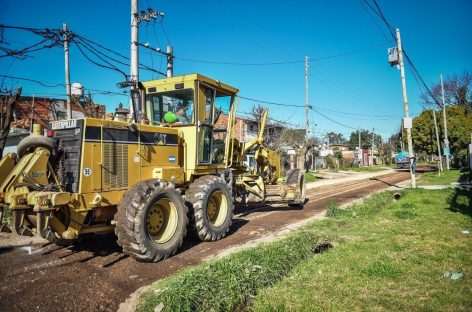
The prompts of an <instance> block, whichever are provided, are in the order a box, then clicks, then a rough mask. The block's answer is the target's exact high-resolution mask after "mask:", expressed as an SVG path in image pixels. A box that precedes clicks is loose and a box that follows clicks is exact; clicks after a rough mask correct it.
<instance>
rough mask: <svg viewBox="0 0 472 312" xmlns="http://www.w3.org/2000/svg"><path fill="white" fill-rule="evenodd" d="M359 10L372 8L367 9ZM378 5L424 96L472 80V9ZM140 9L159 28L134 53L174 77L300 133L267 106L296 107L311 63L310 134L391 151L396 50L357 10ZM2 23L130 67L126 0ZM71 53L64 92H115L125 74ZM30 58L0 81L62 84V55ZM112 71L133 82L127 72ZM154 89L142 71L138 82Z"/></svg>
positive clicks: (22, 11) (11, 9)
mask: <svg viewBox="0 0 472 312" xmlns="http://www.w3.org/2000/svg"><path fill="white" fill-rule="evenodd" d="M367 1H368V2H369V3H371V4H372V5H373V0H367ZM377 2H378V4H379V5H380V7H381V9H382V11H383V13H384V14H385V16H386V18H387V19H388V21H389V22H390V24H391V25H392V26H393V27H395V28H399V29H400V30H401V37H402V43H403V46H404V49H405V50H406V51H407V53H408V55H409V56H410V58H411V59H412V61H413V63H414V65H415V67H416V68H417V69H418V71H419V73H420V74H421V76H422V77H423V79H424V80H425V82H426V83H427V84H428V85H430V84H431V83H433V82H437V81H439V75H440V73H441V72H442V73H443V75H444V76H447V75H452V74H455V73H461V72H463V71H465V70H469V71H470V70H472V65H470V64H471V62H470V55H471V51H472V19H471V18H470V16H471V15H472V1H470V0H450V1H439V0H431V1H420V0H417V1H413V0H409V1H407V0H397V1H386V0H378V1H377ZM148 7H152V8H153V9H154V10H158V11H160V12H163V13H164V14H165V17H164V19H163V20H162V21H161V20H159V21H157V22H156V23H154V22H150V23H149V24H147V23H146V22H143V23H141V24H140V33H139V36H140V38H139V41H140V42H141V43H149V45H150V46H152V47H158V46H160V47H162V49H163V50H165V46H166V45H167V44H169V42H170V43H171V44H172V45H173V47H174V55H175V56H176V60H175V64H174V67H175V72H174V74H175V75H182V74H189V73H200V74H203V75H206V76H209V77H212V78H214V79H218V80H220V81H222V82H224V83H227V84H229V85H232V86H234V87H236V88H238V89H239V90H240V93H239V94H240V95H241V96H244V97H248V98H254V99H258V100H262V102H261V104H262V105H264V106H268V107H269V108H270V116H271V117H272V118H273V119H275V120H279V121H283V122H284V123H286V124H287V125H289V126H290V127H299V128H304V125H305V108H304V107H293V106H280V105H279V106H276V105H269V104H264V101H267V102H276V103H286V104H292V105H300V106H303V105H304V104H305V67H304V59H305V56H309V57H310V63H309V65H310V66H309V83H308V86H309V88H308V89H309V104H310V105H312V106H313V107H314V108H315V110H310V112H309V120H310V132H311V134H315V135H316V136H323V135H324V134H326V132H329V131H334V132H339V133H342V134H344V135H345V136H346V137H348V136H349V134H350V133H351V132H352V131H355V129H358V128H362V129H369V130H372V129H374V131H375V132H376V133H379V134H381V135H382V136H383V137H384V139H387V138H388V137H389V136H390V135H391V134H393V133H395V132H398V129H399V127H400V122H401V118H402V117H403V100H402V91H401V80H400V72H399V70H398V69H397V68H396V67H390V66H389V64H388V62H387V48H389V47H393V46H394V45H395V42H393V41H392V38H391V36H390V35H389V33H388V31H387V28H386V26H385V25H384V24H383V22H382V21H381V20H380V19H379V18H378V17H377V16H376V15H375V14H374V13H373V12H372V11H370V10H369V8H368V7H367V6H366V5H365V4H364V5H363V4H362V1H361V0H337V1H318V0H316V1H314V0H313V1H290V2H288V1H275V0H272V1H269V0H261V1H254V0H252V1H246V0H241V1H229V0H225V1H223V0H202V1H198V2H197V1H191V0H172V1H171V0H160V1H155V0H140V1H139V9H140V10H145V9H147V8H148ZM0 12H1V14H0V24H3V25H9V26H26V27H34V28H62V24H63V23H67V25H68V27H69V29H70V30H71V31H73V32H75V33H78V34H80V35H82V36H83V37H85V38H87V39H90V40H92V41H94V42H97V43H100V44H102V45H103V46H105V47H107V48H110V49H112V50H114V51H117V52H119V53H121V54H124V55H127V56H128V55H129V49H130V48H129V45H130V0H115V1H109V0H108V1H90V0H88V1H87V0H84V1H81V2H80V3H79V2H77V1H66V0H50V1H9V0H2V1H1V2H0ZM39 40H40V37H37V36H36V35H32V34H30V33H28V32H25V31H19V30H11V29H5V31H4V33H3V42H2V43H1V44H0V47H1V46H3V47H8V48H21V47H25V46H28V45H31V44H32V43H36V42H38V41H39ZM356 51H357V52H356ZM351 52H356V53H351ZM70 53H71V56H70V64H71V82H80V83H81V84H83V85H84V86H85V89H86V90H87V88H90V89H98V90H109V91H119V89H118V88H117V86H116V84H117V83H119V82H122V81H123V80H124V77H123V75H122V74H120V73H117V72H115V71H111V70H107V69H103V68H101V67H98V66H96V65H94V64H92V63H90V62H89V61H87V60H86V59H85V58H84V57H83V56H82V55H81V53H80V51H79V50H78V49H77V48H76V47H75V46H74V45H73V46H72V47H71V52H70ZM340 54H341V56H340ZM30 56H31V57H28V58H26V59H24V60H19V59H14V58H12V57H1V58H0V74H1V75H10V76H15V77H22V78H29V79H34V80H40V81H42V82H46V83H49V84H57V83H60V84H61V83H62V84H63V83H64V54H63V49H62V47H53V48H51V49H45V50H41V51H37V52H32V53H31V54H30ZM332 56H334V57H332ZM329 57H330V58H329ZM183 59H187V60H183ZM189 59H190V60H197V61H209V62H220V63H233V65H227V64H213V63H205V62H196V61H189ZM140 62H141V63H143V64H146V65H147V66H150V67H152V68H155V69H157V70H160V71H164V72H165V63H166V60H165V59H163V58H162V57H160V56H159V54H156V53H154V52H152V51H149V50H146V49H140ZM234 63H244V64H260V63H265V64H267V63H284V64H274V65H263V66H262V65H234ZM120 69H121V70H122V71H124V72H126V73H129V67H127V66H120ZM159 77H160V76H159V75H157V74H153V73H152V72H149V71H143V70H141V71H140V79H141V80H151V79H158V78H159ZM2 80H3V78H2V77H0V82H2ZM3 82H4V84H5V86H7V87H9V88H11V87H17V86H19V85H21V86H23V94H24V95H32V94H35V96H40V97H42V96H44V97H55V98H65V96H64V94H65V88H64V87H61V86H58V87H55V88H50V87H44V86H41V85H39V84H37V83H33V82H28V81H21V80H17V79H9V78H5V79H4V80H3ZM406 83H407V92H408V102H409V107H410V115H412V116H415V115H418V114H419V113H420V112H421V110H422V109H423V108H422V105H421V102H420V99H419V96H420V94H421V90H420V89H419V87H418V85H417V84H416V82H415V80H414V78H413V75H412V72H411V70H410V68H409V67H406ZM92 93H93V92H92ZM93 99H94V101H95V102H96V103H101V104H105V105H106V107H107V111H108V112H113V111H114V109H115V107H116V106H117V105H118V103H120V102H123V104H125V106H126V105H128V103H129V99H128V98H127V97H126V96H123V95H110V94H107V95H103V94H94V96H93ZM254 104H257V102H253V101H249V100H244V99H241V101H240V106H239V107H240V108H239V111H240V112H241V116H243V117H244V116H245V115H244V113H245V112H246V113H247V112H250V111H251V108H252V106H253V105H254Z"/></svg>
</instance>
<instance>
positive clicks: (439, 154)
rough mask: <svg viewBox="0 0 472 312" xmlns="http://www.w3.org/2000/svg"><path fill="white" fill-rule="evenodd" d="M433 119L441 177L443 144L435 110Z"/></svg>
mask: <svg viewBox="0 0 472 312" xmlns="http://www.w3.org/2000/svg"><path fill="white" fill-rule="evenodd" d="M433 118H434V129H435V130H436V141H437V143H438V157H439V176H441V171H443V166H442V157H441V142H440V141H439V131H438V123H437V121H436V111H435V110H434V109H433Z"/></svg>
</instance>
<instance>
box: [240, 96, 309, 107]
mask: <svg viewBox="0 0 472 312" xmlns="http://www.w3.org/2000/svg"><path fill="white" fill-rule="evenodd" d="M238 97H239V98H240V99H244V100H248V101H252V102H260V103H263V104H268V105H276V106H288V107H303V108H305V105H296V104H286V103H277V102H269V101H264V100H258V99H254V98H250V97H245V96H241V95H238ZM309 108H310V109H313V107H311V106H309Z"/></svg>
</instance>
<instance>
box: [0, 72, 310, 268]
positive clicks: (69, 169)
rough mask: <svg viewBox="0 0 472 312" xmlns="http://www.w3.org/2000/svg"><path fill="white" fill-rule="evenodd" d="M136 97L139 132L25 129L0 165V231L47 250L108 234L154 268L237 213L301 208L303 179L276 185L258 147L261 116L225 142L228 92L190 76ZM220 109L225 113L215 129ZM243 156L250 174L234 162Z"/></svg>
mask: <svg viewBox="0 0 472 312" xmlns="http://www.w3.org/2000/svg"><path fill="white" fill-rule="evenodd" d="M135 90H136V91H134V92H135V94H134V95H133V98H134V99H136V102H137V103H139V105H135V104H133V107H134V110H135V111H134V114H135V118H134V119H132V120H133V121H136V120H138V119H141V120H140V121H139V122H128V121H118V120H116V119H115V120H106V119H96V118H80V119H71V120H63V121H54V122H51V123H50V124H49V129H48V134H49V137H47V136H42V135H41V129H40V127H39V126H38V125H35V131H34V133H33V134H31V135H30V136H29V137H27V138H25V139H23V140H22V141H21V142H20V144H19V146H18V150H17V153H16V154H15V153H9V154H7V155H5V156H4V157H3V158H2V159H1V161H0V213H1V215H0V221H1V217H2V215H3V212H4V211H6V210H10V211H11V214H12V220H13V222H12V223H13V224H12V228H13V230H14V231H15V232H16V233H17V234H21V235H40V236H42V237H44V238H46V239H48V240H49V241H51V242H53V243H56V244H70V243H72V242H74V240H76V239H77V238H79V237H80V236H81V235H83V234H87V233H105V232H112V231H114V232H115V234H116V236H117V238H118V243H119V245H120V246H121V247H122V248H123V251H124V252H125V253H126V254H128V255H130V256H131V257H133V258H135V259H137V260H140V261H147V262H157V261H159V260H161V259H164V258H166V257H169V256H171V255H173V254H174V253H175V252H176V251H177V249H178V248H179V247H180V246H181V244H182V241H183V239H184V237H185V235H186V233H187V229H189V231H192V232H194V233H195V234H196V236H197V237H199V238H200V239H201V240H203V241H215V240H218V239H221V238H223V237H224V236H225V235H226V233H227V232H228V230H229V228H230V226H231V221H232V217H233V209H234V205H235V204H236V205H249V204H251V203H287V204H291V205H292V204H293V205H303V204H304V201H305V180H304V172H303V170H298V169H295V170H292V171H289V172H288V173H287V178H286V181H285V182H279V180H280V179H279V175H280V158H279V156H278V155H277V154H276V153H275V152H274V151H272V150H270V149H268V148H266V147H265V146H264V144H263V142H264V130H265V124H266V121H267V110H266V111H265V112H264V116H263V117H264V118H263V121H262V124H261V127H260V131H259V133H258V136H257V137H255V138H254V139H253V140H252V141H249V142H240V141H238V140H237V139H236V138H235V136H234V134H233V132H234V128H235V120H236V111H237V106H238V97H237V92H238V90H237V89H235V88H233V87H231V86H229V85H226V84H224V83H221V82H220V81H218V80H214V79H211V78H208V77H205V76H202V75H199V74H191V75H183V76H176V77H171V78H165V79H159V80H153V81H147V82H142V83H141V82H140V83H137V84H136V85H135ZM134 102H135V101H133V103H134ZM218 108H223V109H227V110H228V112H229V113H228V122H227V124H226V125H224V127H218V126H217V124H216V121H217V120H216V119H217V116H218V114H217V113H216V111H217V110H218ZM137 116H141V118H138V117H137ZM248 153H254V158H255V161H256V166H255V168H252V167H249V166H246V165H245V163H244V160H245V158H246V155H247V154H248Z"/></svg>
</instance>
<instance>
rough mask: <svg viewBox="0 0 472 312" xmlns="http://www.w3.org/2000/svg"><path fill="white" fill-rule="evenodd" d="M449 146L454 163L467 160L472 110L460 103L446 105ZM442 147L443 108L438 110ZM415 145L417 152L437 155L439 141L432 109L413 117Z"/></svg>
mask: <svg viewBox="0 0 472 312" xmlns="http://www.w3.org/2000/svg"><path fill="white" fill-rule="evenodd" d="M446 115H447V128H448V138H449V146H450V148H451V153H452V156H453V161H454V164H456V165H458V166H461V165H462V164H464V163H465V162H466V156H467V146H468V144H469V142H470V134H471V132H472V112H471V111H468V110H467V109H465V108H464V107H462V106H460V105H448V106H446ZM436 117H437V120H438V129H439V137H440V141H441V142H440V145H441V148H443V147H444V124H443V123H442V122H441V121H442V120H443V114H442V110H440V111H438V112H436ZM412 138H413V147H414V149H415V153H417V154H427V155H433V154H434V155H436V154H437V141H436V132H435V129H434V120H433V113H432V110H425V111H423V112H422V113H421V114H420V115H419V116H417V117H415V118H414V119H413V129H412Z"/></svg>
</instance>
